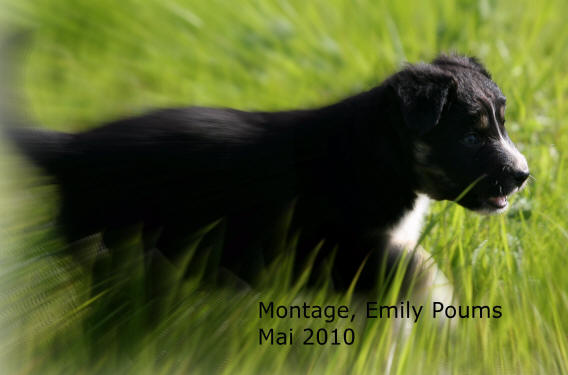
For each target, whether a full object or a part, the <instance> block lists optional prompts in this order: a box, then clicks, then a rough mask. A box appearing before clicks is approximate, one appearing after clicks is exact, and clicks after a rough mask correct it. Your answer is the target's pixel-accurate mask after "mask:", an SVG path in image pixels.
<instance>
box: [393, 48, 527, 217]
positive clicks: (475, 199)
mask: <svg viewBox="0 0 568 375" xmlns="http://www.w3.org/2000/svg"><path fill="white" fill-rule="evenodd" d="M389 85H390V87H392V88H393V89H394V91H395V93H396V96H397V100H398V104H399V105H400V110H401V114H402V119H403V122H404V127H405V129H407V132H406V134H407V135H408V138H409V139H410V140H411V147H412V151H413V156H414V160H413V164H414V171H415V173H416V176H417V181H418V190H419V191H420V192H423V193H426V194H428V195H429V196H430V197H431V198H433V199H437V200H456V198H458V197H460V196H461V197H460V199H459V200H458V203H459V204H461V205H462V206H464V207H466V208H468V209H471V210H475V211H478V212H483V213H494V212H501V211H503V210H505V208H506V207H507V205H508V201H507V198H508V196H509V195H510V194H512V193H514V192H516V191H518V190H520V189H521V188H523V187H524V185H525V183H526V180H527V178H528V177H529V168H528V165H527V161H526V159H525V157H524V156H523V155H522V154H521V153H520V152H519V151H518V150H517V148H516V147H515V145H514V144H513V142H512V141H511V139H510V138H509V136H508V134H507V131H506V130H505V105H506V100H505V96H504V95H503V93H502V92H501V90H500V89H499V87H497V85H496V84H495V83H494V82H493V81H492V80H491V76H490V75H489V73H488V72H487V70H486V69H485V68H484V67H483V65H481V64H480V63H479V62H478V61H477V60H476V59H474V58H469V57H461V56H440V57H438V58H437V59H436V60H434V61H433V62H432V63H431V64H419V65H414V66H410V67H408V68H406V69H405V70H402V71H401V72H399V73H397V74H396V75H394V76H393V77H392V79H391V80H390V82H389ZM467 189H470V190H467ZM465 191H467V193H466V194H465V195H464V194H463V193H464V192H465Z"/></svg>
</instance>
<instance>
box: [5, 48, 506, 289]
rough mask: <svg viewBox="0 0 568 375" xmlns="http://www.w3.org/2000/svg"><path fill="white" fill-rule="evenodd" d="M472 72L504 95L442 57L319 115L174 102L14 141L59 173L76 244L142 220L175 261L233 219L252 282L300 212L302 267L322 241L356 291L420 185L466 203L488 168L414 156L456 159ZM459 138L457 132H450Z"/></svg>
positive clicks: (233, 237)
mask: <svg viewBox="0 0 568 375" xmlns="http://www.w3.org/2000/svg"><path fill="white" fill-rule="evenodd" d="M468 80H470V81H474V82H479V83H480V84H483V85H485V86H483V87H488V88H489V89H490V90H493V91H495V90H498V89H497V88H496V86H495V85H494V84H493V82H492V81H490V80H489V75H488V73H487V71H486V70H485V68H483V67H482V66H481V64H479V63H478V62H477V60H473V59H468V58H462V57H448V56H445V57H444V56H442V57H440V58H438V59H436V60H435V61H434V62H433V64H420V65H416V66H409V67H407V68H406V69H404V70H402V71H400V72H399V73H397V74H395V75H393V76H392V77H390V78H389V79H387V80H386V81H385V82H384V83H383V84H382V85H380V86H378V87H376V88H373V89H371V90H369V91H367V92H364V93H361V94H359V95H355V96H353V97H350V98H347V99H345V100H343V101H341V102H339V103H336V104H333V105H330V106H326V107H323V108H319V109H313V110H298V111H285V112H274V113H269V112H243V111H237V110H233V109H221V108H200V107H190V108H179V109H166V110H160V111H156V112H152V113H149V114H146V115H143V116H139V117H133V118H128V119H123V120H119V121H115V122H112V123H109V124H106V125H103V126H101V127H99V128H97V129H94V130H90V131H86V132H83V133H78V134H62V133H56V132H39V131H35V130H29V129H24V128H16V129H11V137H12V138H13V139H14V142H15V143H16V144H18V145H19V147H20V148H21V149H22V151H23V153H24V154H25V155H27V156H28V157H29V158H30V159H31V160H32V161H33V162H34V163H36V164H37V165H39V166H40V167H43V168H44V170H45V171H46V172H47V173H48V174H49V175H52V176H54V177H55V179H56V180H57V183H58V184H59V187H60V191H61V196H62V207H61V212H60V216H59V220H60V223H61V226H62V229H63V231H64V233H65V235H66V236H67V239H68V241H70V242H73V241H76V240H78V239H80V238H83V237H85V236H87V235H90V234H93V233H96V232H101V231H102V232H105V233H108V232H112V231H117V230H118V231H120V230H121V229H122V228H125V227H129V226H131V225H135V224H142V225H143V231H144V235H145V238H155V239H156V240H155V241H151V242H148V243H147V247H148V248H154V247H156V248H157V249H159V250H160V251H161V252H162V253H163V254H165V255H166V256H167V257H168V258H170V259H172V260H175V259H176V258H177V257H179V256H180V253H181V251H182V250H183V249H184V245H185V244H186V243H187V241H188V238H189V237H190V235H191V234H192V233H193V232H195V231H196V230H198V229H199V228H201V227H203V226H205V225H207V224H209V223H212V222H214V221H215V220H218V219H220V218H222V221H221V222H220V223H219V224H218V226H217V230H216V231H214V233H215V236H218V237H219V238H222V239H223V240H222V241H223V242H222V254H221V255H220V258H219V264H220V265H221V266H223V267H225V268H227V269H229V270H231V271H233V272H234V273H236V274H237V275H240V276H241V277H243V278H245V279H247V280H254V278H255V276H256V274H257V272H258V270H259V267H260V266H262V265H266V264H268V263H269V262H270V261H271V260H272V259H273V253H272V251H273V249H274V244H275V242H276V241H277V239H278V238H279V235H280V234H279V233H278V232H279V231H278V229H279V228H281V227H282V220H283V217H284V216H285V213H286V212H290V210H292V211H291V212H293V215H292V218H291V221H290V226H289V229H290V232H289V233H290V234H297V235H299V241H298V245H297V256H298V259H297V261H298V263H299V264H301V263H302V261H303V260H305V259H306V257H307V255H308V254H309V253H310V252H311V251H312V250H313V249H314V248H315V247H316V246H317V244H318V243H319V242H320V241H322V240H324V245H323V247H322V249H321V250H320V252H319V255H318V260H317V264H322V261H323V259H326V258H328V259H329V258H330V256H331V254H332V253H333V250H334V249H335V248H337V253H336V255H335V256H336V258H335V262H334V266H333V276H334V283H335V285H336V286H337V287H339V288H344V287H346V286H347V285H349V283H350V282H351V280H352V279H353V277H354V276H355V274H356V272H357V269H358V268H359V267H360V266H361V265H362V264H363V262H364V260H365V259H366V263H365V267H364V270H363V272H362V274H361V279H360V281H359V285H360V286H362V287H369V286H371V285H373V283H374V281H375V278H376V273H377V271H378V268H379V267H380V266H381V262H382V260H383V255H384V251H385V249H386V248H387V247H388V240H389V238H388V231H389V229H390V228H391V227H392V226H393V225H395V224H396V223H397V222H398V221H399V220H400V218H401V217H402V216H403V215H404V214H405V213H406V212H408V211H409V210H411V209H412V208H413V205H414V202H415V199H416V197H417V192H426V193H428V194H429V195H430V196H432V197H434V198H436V199H455V198H456V197H457V195H458V194H459V193H460V192H461V190H463V189H464V188H465V187H466V186H467V185H468V184H469V183H471V182H472V181H473V180H475V179H476V178H477V177H479V175H480V173H479V170H481V172H483V170H484V169H486V167H485V166H483V165H480V166H479V167H478V168H476V169H472V171H471V172H468V171H467V170H466V171H462V173H463V174H465V175H466V177H463V178H462V177H460V179H457V178H456V181H455V184H452V185H448V186H442V187H438V186H436V183H435V182H432V178H433V177H432V176H431V175H429V174H428V173H426V172H424V171H425V170H426V169H428V168H430V169H436V168H437V167H438V166H440V165H443V162H442V163H440V161H439V160H437V159H436V160H434V159H433V160H426V161H425V160H422V159H421V160H417V157H416V155H415V147H416V142H418V141H420V142H424V143H426V144H428V145H429V147H433V148H435V147H438V148H439V150H438V149H436V150H433V151H432V155H433V156H435V157H436V158H440V157H441V158H446V157H448V155H447V153H446V154H444V151H443V149H444V147H447V146H448V145H447V142H453V143H456V144H457V143H459V137H461V136H462V135H461V134H462V133H464V131H463V129H462V130H457V129H458V125H459V124H453V125H452V124H450V122H451V121H453V120H452V119H455V118H465V117H466V116H469V113H470V112H471V110H472V108H473V107H475V106H476V105H477V104H476V95H478V94H476V93H475V90H472V85H471V83H470V82H468ZM486 81H489V82H490V83H488V82H486ZM460 92H461V93H463V92H465V93H466V94H467V93H469V94H468V95H469V97H468V95H461V94H460ZM495 92H496V91H495ZM498 96H499V95H497V94H495V97H498ZM470 123H472V122H471V121H470ZM470 125H471V124H470ZM452 126H453V130H449V128H450V127H452ZM459 126H464V127H465V126H466V124H465V123H464V124H461V125H459ZM468 126H469V125H468ZM471 126H473V125H471ZM471 126H470V127H471ZM451 132H456V134H455V136H454V135H452V137H454V138H456V139H455V140H454V139H453V138H452V139H450V138H449V136H448V137H446V136H445V135H444V134H450V133H451ZM458 133H459V134H458ZM432 134H437V135H434V136H433V135H432ZM440 134H442V135H440ZM432 137H433V138H432ZM436 142H438V143H440V145H438V144H437V143H436ZM452 147H453V146H452ZM456 147H457V146H456ZM450 157H451V156H450ZM426 159H427V158H426ZM452 168H453V166H451V167H449V169H450V170H452ZM448 178H452V177H451V176H450V177H448ZM458 180H459V181H458ZM444 183H445V182H444V181H442V180H440V182H439V184H444ZM454 185H455V186H454ZM450 187H451V189H450ZM446 188H447V189H446ZM469 208H473V209H476V207H469ZM205 243H206V242H205ZM201 248H202V250H203V251H207V246H205V245H203V246H202V247H201Z"/></svg>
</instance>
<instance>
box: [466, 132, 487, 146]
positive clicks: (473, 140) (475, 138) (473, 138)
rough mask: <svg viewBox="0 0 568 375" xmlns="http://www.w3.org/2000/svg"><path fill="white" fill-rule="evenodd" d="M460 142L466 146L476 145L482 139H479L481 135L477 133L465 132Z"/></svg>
mask: <svg viewBox="0 0 568 375" xmlns="http://www.w3.org/2000/svg"><path fill="white" fill-rule="evenodd" d="M462 142H463V143H464V144H466V145H468V146H476V145H479V144H481V143H482V142H483V140H482V139H481V136H480V135H479V134H477V133H467V134H466V135H465V136H464V137H463V139H462Z"/></svg>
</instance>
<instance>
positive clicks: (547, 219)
mask: <svg viewBox="0 0 568 375" xmlns="http://www.w3.org/2000/svg"><path fill="white" fill-rule="evenodd" d="M567 13H568V3H566V2H565V1H562V0H551V1H548V2H533V1H528V0H518V1H513V0H502V1H492V0H482V1H479V2H475V1H465V0H462V1H450V0H441V1H436V2H424V1H396V0H381V1H370V0H357V1H351V0H349V1H348V0H344V1H342V0H315V1H300V0H291V1H280V0H270V1H261V0H258V1H254V0H241V1H238V2H226V1H223V0H209V1H185V0H160V1H158V0H147V1H145V2H144V3H140V2H136V1H133V0H123V1H120V2H117V1H110V0H99V1H96V2H94V1H87V0H77V1H70V0H59V1H47V0H39V1H28V0H25V1H24V0H19V1H16V0H4V1H3V2H2V5H1V8H0V25H3V26H2V27H1V29H2V31H3V32H9V31H10V30H13V29H16V28H22V27H24V28H27V29H32V30H34V31H33V43H32V45H31V46H30V48H29V49H28V50H27V51H26V56H25V60H24V61H23V63H22V66H21V69H20V73H22V74H21V77H20V78H19V79H20V80H21V82H20V85H21V86H22V87H23V90H22V91H23V93H24V94H25V98H26V108H28V110H29V114H30V116H31V117H33V118H34V119H35V120H36V121H37V122H38V123H40V124H41V125H42V126H45V127H49V128H53V129H65V130H68V131H76V130H81V129H86V128H90V127H94V126H96V125H97V124H98V123H100V122H101V121H104V120H108V119H112V118H115V117H118V116H124V115H130V114H134V113H139V112H143V111H145V110H147V109H148V108H155V107H163V106H174V105H188V104H199V105H215V106H231V107H237V108H242V109H263V110H277V109H286V108H295V107H298V106H315V105H319V104H324V103H329V102H331V101H334V100H336V99H339V98H342V97H344V96H347V95H349V94H352V93H355V92H358V91H360V90H363V89H366V88H370V87H372V86H373V85H375V84H377V83H379V82H380V81H381V80H382V79H383V78H384V77H386V76H387V75H389V74H390V73H392V72H394V71H395V70H396V69H397V68H399V67H400V66H401V64H402V63H403V62H405V61H420V60H424V61H427V60H429V59H431V58H433V57H434V56H435V55H436V54H437V53H439V52H440V51H459V52H462V53H469V54H474V55H477V56H478V57H480V58H481V59H482V60H483V61H484V62H485V64H486V65H487V67H488V68H489V70H490V71H491V72H492V74H493V76H494V78H495V80H496V81H497V82H498V84H499V85H500V86H501V88H502V90H503V91H504V93H505V94H506V95H507V97H508V109H507V126H508V129H509V133H510V135H511V137H512V138H513V140H514V141H515V142H516V143H517V145H518V146H519V149H521V151H522V152H523V153H524V154H525V155H526V157H527V159H528V161H529V164H530V166H531V171H532V173H533V175H534V177H535V180H534V181H531V182H530V184H529V186H528V188H527V189H526V190H525V191H524V192H522V193H521V194H518V195H517V196H516V197H514V198H513V200H512V207H511V208H510V210H509V211H508V212H507V214H505V215H501V216H494V217H480V216H477V215H475V214H472V213H469V212H466V211H465V210H463V209H462V208H460V207H457V206H456V205H453V204H451V203H447V202H442V203H436V204H435V205H434V206H433V210H432V213H431V215H430V216H429V218H428V224H429V225H430V226H431V230H430V233H429V234H428V235H427V236H426V237H425V239H424V241H423V246H424V247H425V248H426V249H428V250H429V251H430V252H431V253H432V255H433V257H434V258H435V259H436V261H437V263H438V264H439V266H440V268H441V269H442V270H443V271H444V272H445V274H446V275H447V276H448V278H449V279H450V281H451V282H452V283H453V284H454V285H455V292H456V295H457V297H458V300H459V304H460V305H464V306H465V305H474V304H480V305H501V306H502V313H503V315H502V317H501V318H499V319H494V318H493V319H460V320H459V321H458V323H457V324H456V326H455V327H454V329H449V328H448V326H447V325H441V326H440V325H439V324H438V322H437V321H433V320H428V319H425V320H422V321H420V322H419V323H417V324H416V326H415V327H414V328H413V329H411V330H401V329H398V328H397V324H396V323H395V322H394V321H393V320H386V319H383V320H380V319H377V320H366V319H363V317H362V314H363V311H362V310H357V314H358V318H357V319H356V320H355V321H354V322H353V323H349V322H344V321H340V322H334V323H325V322H322V321H319V320H309V321H308V320H297V319H283V320H267V319H262V320H261V319H259V318H258V315H257V314H258V302H259V301H261V300H262V301H275V302H276V303H278V304H290V303H293V302H294V303H300V304H301V303H302V302H303V301H306V302H308V303H311V304H316V303H317V304H323V305H327V304H342V303H347V304H350V305H351V306H353V308H354V309H355V308H356V307H355V305H356V304H357V301H356V300H353V299H351V298H350V296H349V295H347V296H346V295H339V294H336V293H333V292H330V291H329V290H328V289H325V288H322V289H317V290H314V289H306V288H303V287H302V283H301V282H298V281H297V280H291V279H290V272H289V268H287V267H286V264H288V263H289V260H290V256H289V255H286V254H289V253H290V252H288V253H284V254H283V255H282V259H281V261H280V262H279V264H278V265H279V266H280V267H278V266H275V267H274V269H272V270H270V271H267V275H268V276H270V277H267V278H266V280H265V281H264V282H263V283H261V284H262V285H261V286H260V287H259V288H257V289H254V290H248V291H247V290H243V291H240V292H234V291H231V290H224V289H212V288H205V287H203V286H200V285H199V283H198V280H196V278H194V279H190V280H187V281H180V280H179V278H177V277H176V274H175V272H174V271H171V270H170V272H169V274H170V276H171V277H170V278H168V279H167V280H166V281H165V282H166V283H169V285H170V286H171V288H170V289H171V290H172V292H171V293H170V294H169V295H167V296H165V297H164V301H162V302H163V303H161V305H163V306H168V308H167V309H166V307H164V308H163V310H162V311H159V312H157V313H156V312H155V310H152V309H153V307H152V306H148V305H146V304H145V302H144V299H143V298H141V297H140V296H141V295H142V294H143V293H144V291H143V284H144V278H145V277H147V275H145V273H144V268H143V263H142V260H141V259H140V257H141V254H140V246H139V239H138V238H137V236H136V235H135V234H133V236H132V238H131V239H130V240H129V241H127V242H125V244H124V246H123V247H124V248H122V249H120V252H117V254H120V255H116V256H114V258H110V257H104V256H103V257H102V258H103V259H102V260H101V261H100V262H99V263H98V264H99V265H98V266H99V267H102V268H105V267H106V268H107V269H111V270H114V272H113V273H109V278H108V279H107V280H106V281H105V282H104V283H103V284H101V285H96V286H92V285H91V280H90V277H89V275H88V274H86V273H84V272H81V271H80V270H78V269H77V268H75V267H73V263H72V262H71V261H70V259H67V258H64V257H57V256H52V254H53V253H54V252H57V251H59V250H61V249H62V247H63V244H62V243H61V240H60V239H59V238H58V236H57V233H56V231H55V230H54V229H53V228H52V226H51V225H50V222H51V220H53V218H54V212H55V207H56V204H57V195H56V194H55V190H54V187H53V186H38V185H34V186H32V187H30V186H29V185H30V184H29V182H30V181H35V179H36V177H34V173H33V172H34V171H32V170H30V168H29V167H25V166H23V165H21V164H18V163H16V162H15V161H14V156H13V155H12V154H9V153H8V152H3V153H2V155H3V158H2V163H1V169H2V175H3V176H5V178H3V179H2V182H1V184H0V189H1V191H2V194H1V195H0V205H1V207H2V212H3V213H4V215H3V217H2V218H1V219H0V220H1V227H0V228H1V230H0V235H1V236H0V245H1V248H0V249H1V253H0V287H1V290H0V296H1V297H0V327H1V328H0V329H1V330H2V340H0V361H1V363H2V366H5V367H6V369H7V372H5V373H19V374H30V373H33V374H35V373H40V374H52V373H53V374H61V373H70V374H75V373H89V374H90V373H131V374H143V373H148V374H170V373H174V374H175V373H192V374H194V373H211V372H215V373H225V374H237V373H244V374H250V373H272V374H275V373H315V374H319V373H332V374H337V373H363V374H366V373H379V374H383V373H389V374H407V373H408V374H432V373H444V374H445V373H448V374H454V373H456V374H462V373H472V374H477V373H479V374H493V373H514V374H518V373H523V374H561V373H568V320H567V319H566V317H565V314H566V313H567V312H568V295H567V292H566V291H567V290H568V272H566V269H567V265H568V264H567V263H568V261H567V257H566V255H565V250H566V248H567V246H566V244H567V243H568V216H567V215H566V212H567V209H568V205H567V203H566V201H565V199H564V196H565V195H566V193H567V189H568V188H567V186H568V176H567V174H566V173H565V172H566V162H567V154H566V150H567V149H568V132H566V126H565V125H564V123H563V122H564V119H566V118H568V113H567V112H568V105H567V104H566V103H568V65H567V64H566V61H567V58H568V49H567V48H566V45H568V27H567V26H566V23H565V17H564V16H562V14H567ZM4 146H5V144H3V147H4ZM292 247H293V246H292ZM117 258H118V259H117ZM93 291H94V292H93ZM389 298H390V300H391V301H393V302H394V303H395V304H396V303H398V302H397V300H396V298H395V294H391V295H390V296H386V297H385V300H389ZM151 312H153V313H151ZM270 327H274V328H279V329H282V330H288V329H289V328H294V329H296V330H297V331H299V332H301V330H302V329H303V328H306V327H313V328H314V329H319V328H322V327H325V328H329V329H333V328H339V329H344V328H347V327H352V328H353V329H354V331H355V333H356V339H355V343H354V344H353V345H351V346H347V345H340V346H332V345H329V344H328V345H325V346H318V345H314V346H304V345H301V344H300V343H298V342H297V343H295V344H294V345H291V346H282V347H278V346H266V345H262V346H261V345H259V344H258V329H259V328H270Z"/></svg>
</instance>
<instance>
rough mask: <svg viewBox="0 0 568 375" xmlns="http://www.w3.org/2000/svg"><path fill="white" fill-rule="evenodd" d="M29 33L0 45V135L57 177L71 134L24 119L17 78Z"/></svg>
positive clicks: (34, 162)
mask: <svg viewBox="0 0 568 375" xmlns="http://www.w3.org/2000/svg"><path fill="white" fill-rule="evenodd" d="M30 42H31V32H30V31H21V32H18V33H15V34H12V35H10V36H9V37H7V38H5V39H4V40H3V41H2V43H1V44H0V125H1V126H0V133H2V135H3V138H5V139H6V140H7V143H8V144H11V145H13V146H14V147H15V148H16V150H18V151H19V152H20V153H21V154H23V155H24V157H25V158H27V159H28V160H29V161H31V162H32V163H33V164H35V165H37V166H38V167H40V168H41V169H43V170H44V171H45V172H46V173H47V174H50V175H54V176H57V175H58V174H60V173H61V172H62V171H63V170H64V169H65V164H66V163H67V161H68V160H69V158H68V157H67V156H68V153H69V152H68V150H69V147H68V145H69V142H70V140H71V139H72V137H73V136H72V135H71V134H66V133H61V132H56V131H50V130H44V129H38V128H37V127H35V126H33V127H32V122H31V121H28V120H27V119H26V115H25V111H24V110H23V108H24V105H23V100H22V99H21V90H19V89H18V87H19V85H18V84H17V82H16V81H17V77H18V76H19V73H21V66H22V62H23V60H24V57H25V52H26V51H27V49H28V48H29V46H30Z"/></svg>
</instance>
